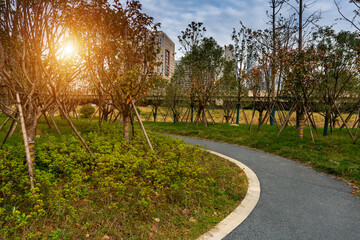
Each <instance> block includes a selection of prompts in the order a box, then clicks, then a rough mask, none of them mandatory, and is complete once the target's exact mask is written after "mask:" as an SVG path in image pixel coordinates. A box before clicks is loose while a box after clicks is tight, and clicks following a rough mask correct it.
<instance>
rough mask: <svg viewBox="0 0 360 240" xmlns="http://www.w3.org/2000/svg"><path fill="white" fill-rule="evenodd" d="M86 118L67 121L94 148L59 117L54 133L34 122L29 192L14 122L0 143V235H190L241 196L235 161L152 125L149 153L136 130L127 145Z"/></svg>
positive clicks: (243, 183) (242, 182) (116, 132)
mask: <svg viewBox="0 0 360 240" xmlns="http://www.w3.org/2000/svg"><path fill="white" fill-rule="evenodd" d="M4 120H5V117H4V116H1V115H0V124H1V123H2V122H3V121H4ZM87 121H88V120H82V119H80V120H76V119H74V124H75V125H76V126H77V128H78V130H79V131H80V132H81V135H82V136H83V137H84V138H85V140H86V142H87V143H88V144H89V147H90V149H91V150H92V151H93V153H94V155H93V156H90V155H89V154H88V153H87V152H86V150H85V149H84V148H83V146H82V145H81V143H80V141H79V140H78V139H77V138H76V136H75V134H74V133H72V131H71V129H70V128H69V127H68V125H67V123H66V122H65V121H63V120H60V119H59V118H58V119H57V122H58V125H59V128H60V131H61V132H62V134H61V135H58V134H56V132H55V129H54V128H52V129H49V128H48V126H47V125H46V124H45V122H44V121H43V120H42V121H40V124H39V130H38V131H37V135H38V136H39V137H38V138H36V144H35V178H34V181H35V186H36V188H35V189H34V190H33V191H32V192H31V191H30V190H29V180H28V174H27V168H26V164H25V160H24V159H25V153H24V149H23V142H22V138H21V134H20V131H19V130H20V128H19V127H18V128H17V130H16V131H15V134H14V136H12V137H11V138H9V140H8V142H7V144H6V145H5V146H4V149H2V150H0V239H195V238H196V237H198V236H200V235H201V234H202V233H204V232H206V231H208V230H209V229H210V228H212V227H213V226H214V225H216V224H217V223H218V222H220V221H221V220H222V219H223V218H224V217H225V216H227V215H228V214H229V213H230V212H231V211H232V210H233V209H234V208H236V207H237V206H238V205H239V203H240V202H241V200H242V199H243V198H244V196H245V194H246V191H247V180H246V176H245V175H244V173H243V172H242V171H241V169H239V168H238V167H237V166H236V165H235V164H233V163H230V162H228V161H226V160H224V159H221V158H218V157H215V156H214V155H212V154H210V153H208V152H206V151H204V150H202V149H200V148H199V147H195V146H190V145H187V144H185V143H184V142H183V141H180V140H177V139H173V138H171V137H168V136H163V135H161V134H157V133H150V134H149V137H150V140H151V142H152V144H153V147H154V151H153V152H152V151H149V149H148V146H147V144H146V142H145V139H144V136H143V135H142V133H141V132H140V131H139V130H136V136H135V137H134V138H132V139H131V144H130V145H127V144H126V143H125V141H124V138H123V137H122V136H123V135H122V131H121V129H120V128H119V126H118V125H117V124H103V133H102V134H100V133H99V129H98V126H97V124H96V123H95V124H88V123H87ZM6 128H7V127H6ZM6 128H5V129H2V130H1V131H0V139H1V140H2V138H3V136H4V134H5V133H6V130H7V129H6Z"/></svg>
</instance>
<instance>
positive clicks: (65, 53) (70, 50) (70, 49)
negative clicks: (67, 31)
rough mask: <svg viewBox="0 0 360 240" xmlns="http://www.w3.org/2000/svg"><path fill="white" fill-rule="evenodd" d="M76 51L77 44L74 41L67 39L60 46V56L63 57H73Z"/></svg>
mask: <svg viewBox="0 0 360 240" xmlns="http://www.w3.org/2000/svg"><path fill="white" fill-rule="evenodd" d="M75 52H76V46H75V44H74V43H73V42H72V41H66V42H64V43H63V44H62V46H61V48H60V57H61V58H63V59H64V58H65V59H66V58H72V57H73V56H74V54H75Z"/></svg>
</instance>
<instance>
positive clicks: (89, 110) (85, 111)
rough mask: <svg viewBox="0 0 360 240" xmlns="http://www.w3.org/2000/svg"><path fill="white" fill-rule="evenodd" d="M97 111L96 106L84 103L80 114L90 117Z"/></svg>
mask: <svg viewBox="0 0 360 240" xmlns="http://www.w3.org/2000/svg"><path fill="white" fill-rule="evenodd" d="M94 112H95V108H94V107H93V106H91V105H84V106H82V107H81V108H80V114H81V116H82V117H83V118H90V117H91V116H92V115H93V114H94Z"/></svg>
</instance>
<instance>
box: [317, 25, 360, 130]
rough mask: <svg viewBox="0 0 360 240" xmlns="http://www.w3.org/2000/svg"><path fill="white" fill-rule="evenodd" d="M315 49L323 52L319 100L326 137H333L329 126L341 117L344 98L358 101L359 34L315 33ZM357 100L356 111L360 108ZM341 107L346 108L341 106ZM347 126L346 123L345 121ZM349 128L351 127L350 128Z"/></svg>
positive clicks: (320, 30) (325, 29) (332, 31)
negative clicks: (330, 135)
mask: <svg viewBox="0 0 360 240" xmlns="http://www.w3.org/2000/svg"><path fill="white" fill-rule="evenodd" d="M313 44H314V48H317V49H318V50H319V51H320V61H319V62H320V76H319V78H320V84H319V87H318V89H317V92H316V93H317V97H316V99H317V100H318V101H319V104H318V107H319V110H320V112H323V113H324V117H325V123H324V136H327V135H329V132H328V129H329V123H330V127H331V129H332V127H333V123H334V122H335V119H336V118H337V117H340V118H342V117H341V115H340V110H339V109H341V108H340V106H339V105H340V103H341V98H346V99H347V100H349V99H357V95H358V93H359V89H358V88H359V84H358V79H357V78H358V75H359V72H358V67H357V62H358V61H359V46H360V38H359V35H358V34H357V33H351V32H345V31H341V32H339V33H335V31H334V30H333V29H331V28H329V27H327V28H321V29H319V30H318V31H317V32H315V33H314V34H313ZM358 104H359V102H358V101H355V104H354V106H352V108H353V109H352V110H355V108H357V107H358ZM341 105H344V103H343V104H341ZM344 124H345V125H346V123H345V122H344ZM346 127H347V125H346Z"/></svg>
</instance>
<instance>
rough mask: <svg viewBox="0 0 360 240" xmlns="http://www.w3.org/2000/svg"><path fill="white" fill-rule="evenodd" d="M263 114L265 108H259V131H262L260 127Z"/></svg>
mask: <svg viewBox="0 0 360 240" xmlns="http://www.w3.org/2000/svg"><path fill="white" fill-rule="evenodd" d="M262 115H263V110H259V124H258V129H257V131H258V132H260V129H261V124H262Z"/></svg>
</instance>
